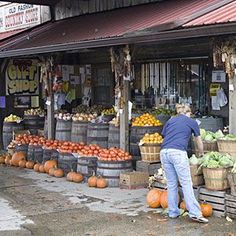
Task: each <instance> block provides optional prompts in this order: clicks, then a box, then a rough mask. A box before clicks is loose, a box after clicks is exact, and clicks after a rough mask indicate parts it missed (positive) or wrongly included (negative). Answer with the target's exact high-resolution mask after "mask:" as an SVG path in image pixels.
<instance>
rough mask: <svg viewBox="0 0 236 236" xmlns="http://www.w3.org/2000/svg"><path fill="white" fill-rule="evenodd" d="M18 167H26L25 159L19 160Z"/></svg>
mask: <svg viewBox="0 0 236 236" xmlns="http://www.w3.org/2000/svg"><path fill="white" fill-rule="evenodd" d="M19 167H21V168H25V167H26V160H21V161H19Z"/></svg>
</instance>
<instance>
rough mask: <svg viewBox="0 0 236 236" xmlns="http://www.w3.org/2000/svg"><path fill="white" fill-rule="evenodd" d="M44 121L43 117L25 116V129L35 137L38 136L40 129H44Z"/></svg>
mask: <svg viewBox="0 0 236 236" xmlns="http://www.w3.org/2000/svg"><path fill="white" fill-rule="evenodd" d="M44 119H45V118H44V117H41V116H33V115H32V116H31V115H27V116H24V125H25V129H28V130H29V131H30V133H31V134H33V135H38V129H43V128H44Z"/></svg>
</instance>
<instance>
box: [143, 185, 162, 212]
mask: <svg viewBox="0 0 236 236" xmlns="http://www.w3.org/2000/svg"><path fill="white" fill-rule="evenodd" d="M161 193H162V192H161V190H159V189H155V188H153V189H151V190H150V191H149V192H148V194H147V197H146V200H147V204H148V206H149V207H151V208H158V207H160V206H161Z"/></svg>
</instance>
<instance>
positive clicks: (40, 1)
mask: <svg viewBox="0 0 236 236" xmlns="http://www.w3.org/2000/svg"><path fill="white" fill-rule="evenodd" d="M8 2H12V3H27V4H36V5H47V6H53V5H55V4H56V3H58V2H59V0H8Z"/></svg>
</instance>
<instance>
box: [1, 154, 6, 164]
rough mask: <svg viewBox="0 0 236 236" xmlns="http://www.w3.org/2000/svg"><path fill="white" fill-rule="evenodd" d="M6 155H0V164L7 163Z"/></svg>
mask: <svg viewBox="0 0 236 236" xmlns="http://www.w3.org/2000/svg"><path fill="white" fill-rule="evenodd" d="M5 159H6V157H5V156H0V164H5Z"/></svg>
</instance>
